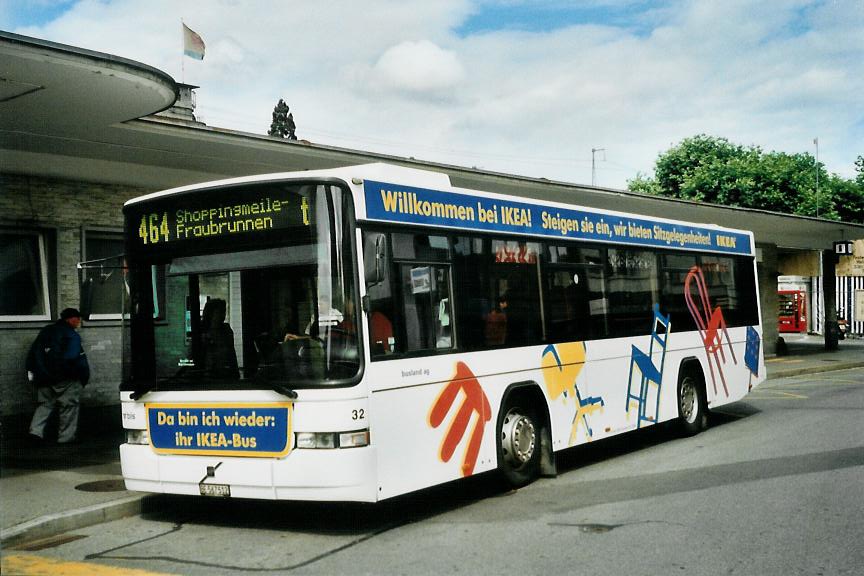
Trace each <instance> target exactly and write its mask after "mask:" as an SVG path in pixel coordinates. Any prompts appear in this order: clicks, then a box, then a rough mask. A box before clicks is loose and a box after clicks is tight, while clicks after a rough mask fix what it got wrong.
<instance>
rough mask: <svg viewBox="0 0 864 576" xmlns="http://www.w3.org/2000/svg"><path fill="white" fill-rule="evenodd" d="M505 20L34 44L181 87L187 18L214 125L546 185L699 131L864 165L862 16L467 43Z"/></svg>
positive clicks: (322, 20)
mask: <svg viewBox="0 0 864 576" xmlns="http://www.w3.org/2000/svg"><path fill="white" fill-rule="evenodd" d="M516 4H517V5H521V6H523V7H524V6H531V5H532V4H531V3H521V4H520V3H518V2H517V3H516ZM490 5H491V6H494V4H490V3H487V2H480V3H473V2H471V1H470V0H446V1H437V2H425V1H423V0H404V1H400V2H393V1H388V0H369V1H366V2H363V3H346V2H339V1H338V0H329V1H328V0H320V1H318V2H315V3H307V2H298V1H292V2H288V1H280V2H276V1H273V2H267V1H264V0H260V1H247V0H233V1H228V0H224V1H222V2H219V3H218V4H217V3H213V2H207V1H204V0H187V1H186V2H184V3H182V4H178V3H175V2H170V1H168V0H154V1H151V2H146V3H142V2H137V1H135V0H110V1H106V0H102V1H96V0H82V1H80V2H78V3H76V4H75V5H74V6H73V7H72V8H71V9H70V10H69V11H67V12H66V13H65V14H64V15H62V16H60V17H59V18H57V19H55V20H53V21H50V22H48V23H47V24H45V25H42V26H39V27H31V28H27V29H20V30H16V31H17V32H19V33H23V34H28V35H32V36H36V37H39V38H45V39H48V40H53V41H57V42H63V43H67V44H72V45H76V46H82V47H85V48H90V49H95V50H100V51H103V52H108V53H111V54H116V55H119V56H123V57H127V58H132V59H135V60H139V61H142V62H144V63H147V64H150V65H153V66H156V67H157V68H160V69H163V70H165V71H166V72H168V73H169V74H172V75H173V76H174V77H175V78H177V79H178V80H179V79H180V73H181V70H180V68H181V67H180V63H181V56H180V54H181V48H180V24H179V21H180V17H181V16H182V17H184V18H185V21H186V22H187V24H188V25H189V26H190V27H191V28H193V29H194V30H195V31H196V32H198V33H199V34H201V36H202V37H203V38H204V41H205V42H206V43H207V56H206V58H205V60H204V61H203V62H197V61H194V60H190V59H186V60H185V80H186V81H187V82H189V83H192V84H197V85H200V86H201V88H200V89H199V90H198V106H199V113H200V115H201V116H203V118H204V120H205V121H206V122H208V123H209V124H212V125H217V126H222V127H227V128H236V129H241V130H248V131H253V132H259V133H264V132H266V130H267V128H268V126H269V123H270V114H271V111H272V108H273V105H274V104H275V103H276V101H277V100H278V99H279V98H284V99H285V100H286V101H287V102H288V103H289V105H290V106H291V110H292V112H293V113H294V117H295V120H296V121H297V125H298V135H299V136H300V137H301V138H307V139H309V140H312V141H315V142H320V143H324V144H332V145H337V146H348V147H352V148H360V149H369V150H377V151H381V152H385V153H390V154H397V155H404V156H414V157H417V158H424V159H429V160H436V161H443V162H448V163H454V164H463V165H469V166H472V165H476V166H482V167H485V168H488V169H492V170H500V171H505V172H516V173H521V174H526V175H531V176H545V177H548V178H554V179H562V180H569V181H575V182H583V183H584V182H590V180H591V148H605V149H606V156H605V158H606V160H605V161H599V162H598V164H597V169H598V183H600V184H603V185H608V186H617V187H623V186H625V185H626V180H627V179H628V178H632V177H633V176H635V174H636V172H637V171H642V172H649V171H650V170H651V169H652V168H653V164H654V161H655V160H656V157H657V155H658V154H659V153H661V152H662V151H664V150H666V149H668V148H669V147H670V146H671V145H674V144H675V143H677V142H678V141H680V140H681V139H682V138H685V137H688V136H693V135H694V134H698V133H709V134H713V135H717V136H725V137H727V138H729V139H730V140H732V141H733V142H736V143H741V144H756V145H760V146H762V147H763V148H764V149H767V150H772V149H773V150H781V151H785V152H793V153H794V152H804V151H811V152H812V151H813V150H812V140H813V138H814V137H816V136H818V137H819V139H820V160H823V161H824V162H825V163H826V165H827V167H828V169H829V170H830V171H834V172H838V173H840V174H842V175H844V176H851V175H852V174H853V170H854V169H853V162H854V160H855V157H856V156H857V155H858V154H862V153H864V146H862V143H864V112H862V109H864V107H862V106H861V103H862V98H861V94H864V59H862V58H861V53H862V52H861V47H862V44H861V38H862V37H864V4H862V3H861V2H860V1H858V0H838V1H836V2H821V1H816V0H812V1H811V0H765V1H763V2H752V1H749V0H729V1H724V2H700V1H695V0H693V1H691V0H668V1H667V2H665V3H662V4H659V5H657V6H656V7H652V8H651V10H650V11H646V12H643V13H641V14H636V15H634V16H633V17H632V19H631V23H632V25H630V26H627V25H626V23H625V25H624V26H623V27H621V26H618V25H612V24H610V23H608V22H606V23H604V22H595V23H591V24H583V23H576V24H572V25H568V26H564V25H562V26H560V27H557V28H555V29H553V30H550V31H535V32H526V31H517V30H512V29H509V30H498V31H495V30H489V29H486V31H485V32H483V33H478V34H467V35H465V34H464V33H463V34H462V35H459V34H457V33H456V30H457V29H458V27H459V26H460V25H461V24H463V23H464V22H465V21H466V19H467V18H469V16H471V15H472V14H477V13H478V12H479V13H481V14H482V11H483V10H484V9H485V8H488V7H489V6H490ZM606 5H607V3H606V2H596V3H595V8H597V7H598V6H599V9H603V7H604V6H606ZM608 5H610V6H612V7H613V8H614V7H615V6H619V4H617V3H616V2H610V3H608ZM625 5H627V4H626V3H625ZM627 6H630V8H629V9H630V10H634V9H636V8H634V6H635V7H637V8H638V6H640V4H639V3H636V4H634V5H627ZM0 17H2V13H0ZM621 18H622V17H621V15H620V14H619V18H618V19H617V20H613V21H612V22H613V23H614V22H617V21H620V20H621ZM599 158H600V157H599V156H598V160H599Z"/></svg>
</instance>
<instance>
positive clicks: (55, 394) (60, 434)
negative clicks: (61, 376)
mask: <svg viewBox="0 0 864 576" xmlns="http://www.w3.org/2000/svg"><path fill="white" fill-rule="evenodd" d="M83 389H84V387H83V386H81V383H80V382H78V381H77V380H67V381H65V382H58V383H57V384H54V385H52V386H40V387H38V388H37V389H36V401H37V402H38V403H39V405H38V406H37V407H36V411H35V412H34V413H33V420H31V421H30V434H33V435H34V436H38V437H39V438H44V437H45V425H46V424H47V423H48V419H49V418H50V417H51V413H52V412H54V409H55V408H57V410H58V417H59V424H58V426H57V442H58V443H59V444H63V443H66V442H71V441H73V440H75V435H76V434H77V432H78V408H79V404H80V402H81V391H82V390H83Z"/></svg>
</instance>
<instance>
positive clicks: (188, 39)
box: [183, 24, 204, 60]
mask: <svg viewBox="0 0 864 576" xmlns="http://www.w3.org/2000/svg"><path fill="white" fill-rule="evenodd" d="M183 53H184V54H185V55H186V56H189V57H190V58H195V59H196V60H204V40H202V39H201V36H199V35H198V34H196V33H195V32H193V31H192V29H191V28H189V27H188V26H186V24H183Z"/></svg>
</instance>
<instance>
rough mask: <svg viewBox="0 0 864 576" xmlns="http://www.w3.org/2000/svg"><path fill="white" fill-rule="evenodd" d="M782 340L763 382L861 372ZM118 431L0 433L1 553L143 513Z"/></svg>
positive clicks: (850, 347)
mask: <svg viewBox="0 0 864 576" xmlns="http://www.w3.org/2000/svg"><path fill="white" fill-rule="evenodd" d="M784 339H785V340H786V343H787V346H788V350H789V354H788V355H786V356H782V357H775V358H769V359H768V360H767V361H766V367H767V371H768V378H769V379H776V378H784V377H789V376H797V375H801V374H813V373H818V372H826V371H832V370H845V369H849V368H856V367H864V339H854V340H844V341H841V342H840V349H839V350H837V351H836V352H825V349H824V343H823V340H822V338H821V337H819V336H807V335H791V336H789V335H784ZM118 413H119V409H118ZM119 426H120V424H119V416H118V418H117V419H116V421H114V422H113V424H112V425H110V426H104V430H96V429H90V430H87V429H86V428H85V429H82V432H81V442H80V443H79V444H76V445H73V446H58V445H50V444H49V445H45V446H30V445H29V444H28V442H27V439H26V438H25V437H24V436H25V433H24V432H25V431H23V430H19V431H17V433H15V431H10V430H4V431H3V438H2V446H0V520H2V526H0V528H2V530H0V540H2V542H0V545H2V548H7V547H9V546H14V545H16V544H22V543H25V542H33V541H36V540H39V539H43V538H50V537H52V536H56V535H59V534H62V533H63V532H68V531H70V530H76V529H79V528H83V527H85V526H91V525H94V524H99V523H101V522H107V521H109V520H115V519H117V518H123V517H126V516H132V515H135V514H139V513H140V512H141V511H142V510H144V509H145V506H146V505H147V502H148V499H149V500H151V501H152V500H153V498H152V497H148V496H147V495H146V494H142V493H139V492H128V491H126V490H125V488H124V487H123V481H122V478H121V476H120V461H119V450H118V446H119V445H120V444H121V443H123V441H124V434H123V431H122V430H120V429H119ZM94 428H95V426H94Z"/></svg>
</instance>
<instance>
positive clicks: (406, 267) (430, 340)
mask: <svg viewBox="0 0 864 576" xmlns="http://www.w3.org/2000/svg"><path fill="white" fill-rule="evenodd" d="M400 275H401V278H402V301H403V302H404V312H405V313H404V319H405V349H406V351H407V352H416V351H420V350H446V349H449V348H452V347H453V338H452V333H451V328H452V322H451V313H450V267H449V266H436V265H414V264H402V265H400Z"/></svg>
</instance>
